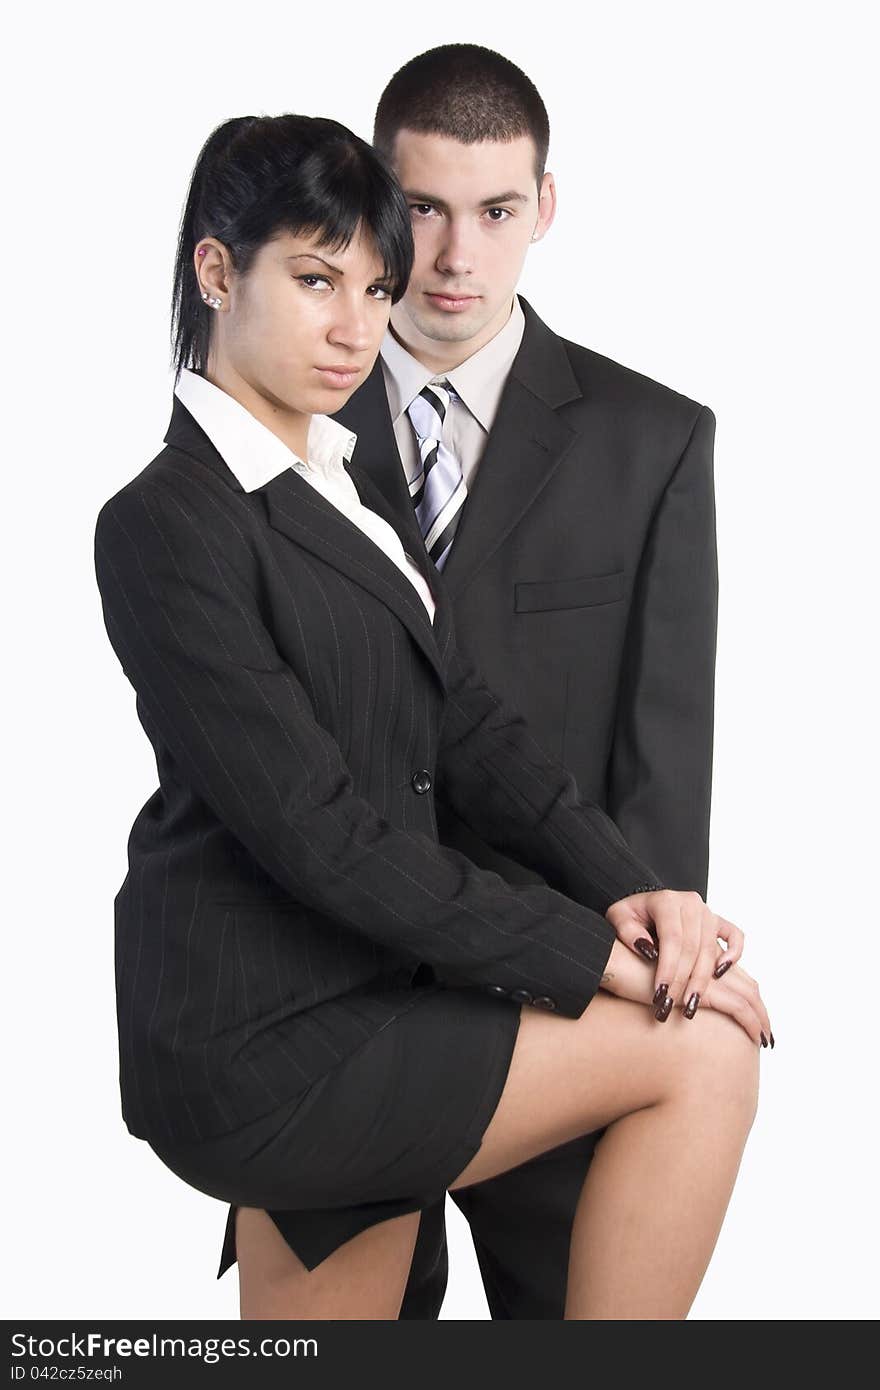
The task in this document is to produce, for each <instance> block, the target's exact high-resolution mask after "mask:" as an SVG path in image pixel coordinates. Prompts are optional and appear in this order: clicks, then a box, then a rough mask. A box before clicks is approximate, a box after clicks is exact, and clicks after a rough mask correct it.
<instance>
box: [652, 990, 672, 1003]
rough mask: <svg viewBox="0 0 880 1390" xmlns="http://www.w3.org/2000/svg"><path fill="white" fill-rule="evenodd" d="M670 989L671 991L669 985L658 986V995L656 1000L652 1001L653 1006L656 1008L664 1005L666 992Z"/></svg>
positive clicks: (655, 997)
mask: <svg viewBox="0 0 880 1390" xmlns="http://www.w3.org/2000/svg"><path fill="white" fill-rule="evenodd" d="M668 989H669V986H668V985H658V986H657V993H656V994H655V995H654V998H653V1000H652V1001H651V1002H652V1004H653V1005H654V1006H655V1007H656V1005H657V1004H662V1003H663V1000H664V999H665V998H666V991H667V990H668Z"/></svg>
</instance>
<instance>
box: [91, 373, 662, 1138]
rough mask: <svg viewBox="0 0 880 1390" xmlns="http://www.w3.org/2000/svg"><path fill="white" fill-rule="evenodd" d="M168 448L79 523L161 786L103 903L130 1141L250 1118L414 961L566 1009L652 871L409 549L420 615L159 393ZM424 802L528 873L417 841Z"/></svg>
mask: <svg viewBox="0 0 880 1390" xmlns="http://www.w3.org/2000/svg"><path fill="white" fill-rule="evenodd" d="M166 445H167V447H166V448H165V449H164V450H163V451H162V452H161V453H160V454H159V455H158V456H157V457H156V458H155V459H154V460H153V461H152V462H151V463H150V464H149V465H148V466H147V467H146V468H145V469H144V470H143V471H142V472H141V473H140V474H139V475H138V476H137V477H136V478H134V479H133V480H132V481H131V482H130V483H128V484H127V485H126V486H125V487H123V488H122V489H121V490H120V491H119V492H118V493H117V494H116V495H115V496H114V497H113V498H111V499H110V501H109V502H107V503H106V504H105V505H104V506H103V507H102V509H101V512H100V515H99V517H98V521H97V527H96V534H95V564H96V572H97V579H98V586H99V589H100V594H101V600H102V604H103V611H104V620H105V623H106V627H107V632H108V635H109V637H110V641H111V643H112V645H113V647H114V650H115V651H116V654H117V656H118V657H119V660H120V662H121V663H122V666H123V669H124V671H125V673H126V675H127V676H128V678H129V680H130V681H131V683H132V685H133V686H134V689H135V691H136V694H137V711H138V715H139V718H140V721H141V723H142V725H143V727H144V729H145V731H146V733H147V735H148V737H149V739H150V741H151V743H152V745H153V748H154V750H155V754H156V761H157V769H158V775H159V787H158V789H157V790H156V791H155V792H154V793H153V795H152V796H151V797H150V798H149V800H148V801H147V802H146V804H145V805H144V807H143V808H142V810H141V811H140V813H139V814H138V816H137V818H136V820H135V822H134V825H133V827H132V831H131V836H130V839H129V844H128V864H129V867H128V873H127V875H126V878H125V881H124V883H123V885H122V887H121V888H120V890H119V892H118V894H117V896H116V901H115V952H116V954H115V964H116V988H117V1009H118V1028H119V1050H120V1085H121V1092H122V1111H123V1117H124V1119H125V1122H126V1124H127V1125H128V1128H129V1130H130V1131H131V1132H132V1133H133V1134H136V1135H139V1136H142V1137H145V1138H156V1139H158V1140H170V1141H172V1142H174V1141H183V1142H186V1141H189V1140H198V1139H200V1138H204V1137H207V1136H209V1135H211V1134H216V1133H220V1132H223V1131H227V1130H231V1129H234V1128H236V1127H237V1126H239V1125H240V1124H242V1123H245V1122H247V1121H249V1120H251V1119H254V1118H256V1117H257V1116H259V1115H260V1114H263V1113H265V1112H267V1111H268V1110H270V1109H272V1108H273V1107H274V1106H275V1105H276V1104H277V1103H278V1102H279V1101H280V1100H282V1099H283V1098H285V1097H288V1096H291V1095H293V1094H295V1093H296V1092H297V1091H299V1090H301V1089H302V1088H304V1087H306V1086H308V1085H309V1084H311V1083H312V1082H313V1081H314V1080H315V1079H316V1078H318V1077H319V1076H321V1075H323V1074H324V1073H325V1072H326V1071H328V1070H329V1069H330V1068H332V1067H333V1066H335V1065H336V1064H337V1063H338V1062H339V1060H340V1059H341V1058H343V1057H345V1056H346V1055H348V1054H349V1053H351V1052H352V1051H353V1050H354V1049H356V1048H358V1047H359V1046H361V1045H362V1044H363V1042H364V1040H365V1039H367V1038H368V1037H370V1036H371V1035H372V1034H374V1033H376V1032H377V1031H378V1030H379V1029H381V1028H384V1027H385V1026H386V1025H388V1024H389V1023H390V1022H391V1021H392V1020H393V1019H394V1018H395V1016H396V1015H398V1014H399V1013H401V1012H402V1011H403V1010H405V1009H406V1008H407V1007H409V1006H411V1004H412V1002H413V998H414V994H413V991H411V990H408V989H406V988H404V987H402V986H403V984H404V983H405V982H408V981H409V980H410V979H411V977H412V975H413V974H414V972H415V970H416V969H417V967H418V966H419V964H420V963H427V964H428V965H429V966H431V967H433V969H434V971H435V972H436V974H437V976H438V977H439V978H440V979H446V980H449V981H454V982H455V983H457V984H466V985H473V986H479V987H483V988H488V989H490V990H495V991H498V992H505V993H507V992H512V991H517V990H521V991H523V993H522V994H521V995H519V996H518V997H519V998H520V999H522V1000H523V1001H525V1002H528V1001H530V1000H533V999H534V1000H537V1001H538V1002H539V1005H540V1006H542V1007H545V1008H554V1007H555V1008H558V1010H559V1011H560V1012H561V1013H563V1014H565V1015H568V1016H570V1017H577V1016H578V1015H580V1014H581V1013H582V1012H583V1010H584V1008H585V1007H586V1005H587V1004H588V1002H589V1000H590V999H591V998H592V996H593V994H594V992H595V991H596V989H597V988H598V984H599V979H600V976H601V971H602V969H603V967H604V965H605V963H606V961H607V958H608V954H609V951H610V947H611V942H612V941H613V939H614V933H613V930H612V928H611V927H610V925H609V923H608V922H607V921H606V919H605V918H604V916H602V915H601V914H603V913H604V911H605V909H606V908H607V907H608V906H609V904H610V903H612V902H614V901H616V900H617V899H619V898H621V897H624V896H626V895H627V894H629V893H632V892H635V891H637V890H639V889H642V888H647V887H658V886H660V884H659V881H658V880H657V878H656V877H655V876H654V875H653V873H652V872H651V870H650V869H649V868H647V867H646V866H645V864H643V863H642V862H641V861H640V860H638V859H637V858H636V857H635V856H634V855H633V854H632V853H631V852H630V851H629V849H628V847H627V845H626V843H625V841H624V840H623V837H622V836H621V835H620V833H619V831H618V830H617V828H616V826H615V825H614V824H613V822H612V821H611V820H609V818H608V817H607V816H606V815H605V814H604V812H602V811H601V810H600V809H599V808H598V807H597V806H595V805H594V804H592V803H589V802H585V801H583V800H582V799H580V797H579V795H578V790H577V787H576V785H575V784H574V781H573V780H572V778H571V777H570V775H569V774H568V773H567V772H566V771H565V770H564V769H563V768H562V767H561V766H560V765H559V764H558V763H557V762H556V761H555V760H554V759H552V758H551V757H549V756H547V755H546V754H545V753H544V752H543V750H542V749H541V748H539V746H538V744H537V743H536V742H535V741H534V740H533V738H532V737H531V736H530V734H529V732H528V729H527V728H526V726H525V724H524V722H523V720H522V718H521V717H520V716H519V715H518V714H517V713H516V712H515V711H514V710H513V709H512V708H511V707H510V706H508V705H507V704H505V703H503V702H502V701H500V700H499V699H498V698H496V697H495V696H494V695H493V694H492V692H491V691H490V690H489V689H487V687H486V685H485V684H484V683H483V681H482V680H481V678H480V676H479V674H478V672H477V671H476V670H475V669H474V667H473V665H472V664H471V663H470V662H469V661H467V660H466V659H465V658H464V656H463V654H462V653H461V652H460V651H459V650H458V649H457V648H456V643H455V637H454V633H453V630H452V622H451V607H450V602H449V599H448V597H447V594H446V590H445V586H444V583H443V580H442V576H440V575H438V573H437V571H436V570H435V569H434V567H433V565H432V564H431V561H430V560H429V559H428V557H427V555H426V554H425V551H424V547H422V548H421V550H420V551H418V552H416V553H415V556H414V558H415V559H416V561H417V563H418V564H419V565H420V566H421V567H422V569H423V572H424V574H425V577H426V578H427V579H428V581H429V583H430V585H431V587H432V589H433V590H434V593H435V598H436V603H437V608H436V613H435V619H434V624H433V626H432V623H431V621H430V619H429V617H428V614H427V613H426V611H425V608H424V605H423V604H422V603H421V600H420V599H419V597H418V595H417V593H416V591H415V590H414V589H413V587H412V585H411V584H410V583H409V581H408V580H407V579H406V577H405V576H404V575H403V574H401V573H400V571H399V570H398V569H397V567H396V566H395V565H394V564H393V562H392V561H391V560H390V559H388V557H387V556H386V555H385V554H384V553H383V552H382V551H381V550H380V549H379V548H378V547H377V546H375V545H374V544H373V543H372V542H371V541H370V540H369V539H368V538H367V537H366V536H365V535H364V534H363V533H362V532H361V531H360V530H359V529H358V528H357V527H356V526H355V525H354V524H353V523H351V522H350V521H349V520H348V519H347V518H346V517H345V516H343V515H342V513H341V512H339V511H338V510H337V509H336V508H335V507H334V506H333V505H332V504H331V503H330V502H328V501H327V500H326V498H324V497H323V496H321V495H320V494H319V493H318V492H316V491H315V490H314V489H313V488H311V487H310V485H309V483H308V482H307V481H306V480H305V479H303V478H301V477H299V476H298V474H297V473H296V472H295V471H294V470H293V469H289V470H287V471H285V472H284V473H282V474H280V475H279V476H277V477H276V478H274V479H273V480H272V481H271V482H269V483H267V484H265V485H264V486H263V487H260V488H258V489H257V490H256V491H254V492H250V493H248V492H245V491H244V490H243V489H242V487H241V486H240V484H239V483H238V481H237V479H236V478H235V476H234V474H233V473H232V471H231V470H230V469H229V468H228V467H227V465H226V464H225V463H224V461H223V459H222V457H221V456H220V454H219V453H218V452H217V450H216V449H215V448H214V446H213V445H212V444H211V442H210V440H209V439H208V437H207V435H206V434H205V433H204V432H203V430H202V429H201V428H200V427H199V426H198V425H197V424H196V422H195V420H194V419H193V417H192V416H191V415H190V414H189V412H188V411H187V410H186V409H185V407H184V406H183V405H182V404H181V403H180V401H178V400H177V399H175V402H174V411H173V415H172V420H171V425H170V428H169V431H168V434H167V435H166ZM349 471H350V473H351V476H352V478H353V479H354V482H355V485H356V487H357V488H358V491H359V493H360V496H361V498H362V500H363V501H364V503H365V505H367V506H369V507H372V508H373V509H374V510H375V511H377V512H379V513H380V515H382V516H384V517H385V519H386V520H387V521H389V522H390V524H391V525H392V526H396V528H397V529H398V533H399V534H402V535H405V536H406V540H405V542H404V543H405V544H406V545H407V547H408V548H409V549H410V550H411V551H415V549H416V548H415V547H414V546H413V544H412V539H411V534H410V533H409V532H405V533H402V532H401V531H400V523H399V519H398V520H396V519H395V517H394V515H393V513H392V512H391V510H390V508H389V506H388V503H387V502H386V501H385V500H384V498H383V496H382V494H381V492H380V491H379V490H378V488H376V487H375V485H374V484H372V483H371V482H370V480H369V479H368V478H367V477H366V476H365V475H364V474H362V473H361V471H360V470H359V469H358V467H357V465H356V464H352V465H350V466H349ZM435 796H437V797H439V798H444V799H445V801H446V802H447V803H448V804H449V806H450V807H452V808H453V809H454V811H455V813H456V814H457V815H458V816H460V817H462V818H463V819H464V820H465V821H466V822H467V823H468V824H470V825H471V826H472V827H473V828H474V829H475V831H477V832H478V833H479V834H480V835H481V836H482V837H484V838H485V839H486V840H487V841H488V842H490V843H494V844H495V845H497V846H498V847H499V848H501V849H503V851H504V852H505V853H506V854H508V855H510V856H511V857H513V858H514V859H517V860H520V861H521V862H523V863H524V864H526V865H530V866H532V867H534V868H535V869H536V870H537V872H539V873H540V874H542V875H543V877H544V878H545V879H546V881H547V882H546V884H528V885H516V886H514V885H511V884H507V883H505V882H504V880H503V879H501V878H500V877H499V876H498V875H497V874H495V873H494V872H492V871H491V870H488V869H481V868H478V867H477V866H476V865H474V864H472V863H471V862H470V861H469V860H468V859H467V858H465V857H464V855H462V854H461V853H460V852H459V851H457V850H455V849H451V848H446V847H442V846H440V845H439V844H438V841H437V820H436V810H435ZM548 885H552V886H548ZM377 991H378V992H380V993H381V997H376V994H377Z"/></svg>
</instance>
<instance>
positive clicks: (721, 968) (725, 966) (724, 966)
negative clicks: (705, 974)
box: [712, 960, 733, 980]
mask: <svg viewBox="0 0 880 1390" xmlns="http://www.w3.org/2000/svg"><path fill="white" fill-rule="evenodd" d="M732 965H733V961H732V960H723V961H722V962H721V964H720V965H716V967H715V969H714V970H713V971H712V974H713V975H714V976H715V979H716V980H720V979H721V976H722V975H723V974H724V972H725V970H729V969H730V967H731V966H732Z"/></svg>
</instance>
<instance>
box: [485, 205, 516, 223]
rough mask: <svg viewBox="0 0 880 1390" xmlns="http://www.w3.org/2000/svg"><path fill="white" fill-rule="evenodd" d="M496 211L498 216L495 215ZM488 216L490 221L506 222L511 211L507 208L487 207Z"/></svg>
mask: <svg viewBox="0 0 880 1390" xmlns="http://www.w3.org/2000/svg"><path fill="white" fill-rule="evenodd" d="M496 213H497V214H498V216H497V217H496V216H495V214H496ZM486 216H487V217H488V218H489V221H490V222H506V221H507V219H508V217H509V216H510V213H509V212H508V210H507V208H487V210H486Z"/></svg>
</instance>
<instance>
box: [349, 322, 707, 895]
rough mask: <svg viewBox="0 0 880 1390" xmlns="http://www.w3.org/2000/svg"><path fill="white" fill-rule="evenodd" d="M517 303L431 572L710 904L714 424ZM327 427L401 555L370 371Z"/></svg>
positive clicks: (591, 792) (587, 790)
mask: <svg viewBox="0 0 880 1390" xmlns="http://www.w3.org/2000/svg"><path fill="white" fill-rule="evenodd" d="M520 302H521V304H522V307H523V312H524V314H525V319H526V324H525V331H524V334H523V340H522V344H521V347H520V350H519V353H518V355H517V357H516V359H515V361H514V363H513V368H512V371H511V373H510V377H509V379H508V381H507V385H506V388H505V390H504V394H503V396H502V399H501V403H500V406H499V410H498V415H497V418H496V421H495V424H494V426H493V429H492V431H491V434H490V437H489V442H488V444H487V447H486V451H485V454H484V455H483V458H482V460H481V462H480V465H479V468H478V469H477V474H476V478H475V480H474V486H473V488H472V489H471V492H470V495H469V497H468V499H467V502H466V503H465V507H464V512H463V514H462V519H461V522H460V524H459V528H458V532H457V534H456V538H455V542H454V544H453V547H452V550H451V552H450V556H449V559H448V560H447V563H446V566H445V568H444V570H443V578H444V580H445V584H446V588H447V591H448V594H449V597H450V598H451V600H452V604H453V609H454V621H455V630H456V636H457V639H458V642H459V645H460V647H461V648H463V650H464V651H465V652H467V653H468V654H469V655H470V656H472V657H473V658H475V659H476V661H477V664H478V665H479V667H480V669H481V671H482V672H483V674H484V676H485V678H486V680H487V682H488V684H489V685H490V686H491V687H492V688H493V689H495V690H497V691H499V692H500V693H501V694H502V695H503V696H504V697H505V698H508V699H509V700H510V701H511V702H512V703H513V704H514V705H515V706H516V707H517V708H519V709H520V710H521V711H522V713H523V714H524V715H525V717H526V719H527V721H528V724H529V727H530V729H531V730H532V732H533V733H534V735H535V736H536V738H537V739H538V740H539V741H540V742H541V743H542V745H544V746H545V747H546V748H547V750H548V752H550V753H552V754H554V755H555V756H556V757H558V758H560V759H561V760H562V761H563V762H564V763H565V765H566V766H567V767H568V768H569V770H570V771H571V772H572V773H573V775H574V777H575V780H576V782H577V785H578V787H579V789H580V791H581V794H582V795H583V796H585V797H588V798H589V799H590V800H592V801H594V802H596V803H597V804H598V805H600V806H602V807H603V808H604V809H605V810H606V811H607V812H608V814H609V815H610V816H611V817H612V819H613V820H614V821H615V823H616V824H617V825H618V826H619V827H620V829H621V831H622V832H623V834H624V836H625V837H626V840H627V843H628V844H629V845H630V847H631V848H632V849H633V850H634V851H635V852H636V853H637V854H638V855H640V856H641V857H642V858H643V859H645V860H646V861H647V863H649V864H650V865H652V867H653V868H654V870H655V871H656V872H657V873H658V874H659V875H660V877H661V878H662V879H663V881H664V883H666V884H667V885H668V886H669V887H671V888H680V889H696V890H697V891H698V892H699V893H701V894H702V896H703V897H705V896H706V887H707V878H708V856H709V805H710V795H711V783H712V734H713V714H714V683H715V639H716V614H717V601H718V572H717V560H716V544H715V504H714V488H713V443H714V436H715V417H714V415H713V413H712V411H711V410H710V409H708V407H706V406H701V405H700V404H699V403H698V402H697V401H693V400H690V399H689V398H688V397H687V396H682V395H679V394H678V393H677V392H675V391H672V390H670V389H669V388H668V387H665V386H661V385H660V384H659V383H658V382H656V381H652V380H650V378H648V377H645V376H641V375H640V374H639V373H637V372H634V371H630V370H629V369H628V368H626V367H623V366H621V365H620V364H619V363H617V362H612V361H610V360H609V359H608V358H607V357H601V356H600V355H599V354H598V353H595V352H591V351H589V350H588V349H587V348H583V347H579V346H578V345H577V344H575V343H570V342H566V341H565V340H564V339H562V338H560V337H558V336H557V335H556V334H555V333H552V332H551V331H550V329H549V328H548V327H547V326H546V324H544V323H543V322H542V321H541V319H540V318H538V316H537V314H536V313H535V312H534V310H533V309H532V308H531V306H530V305H529V304H528V303H527V302H526V301H525V300H524V299H522V297H521V296H520ZM337 418H338V419H339V420H341V421H343V422H344V423H345V424H346V425H347V426H349V427H350V428H351V429H354V430H356V431H357V433H358V444H357V448H356V451H355V455H354V457H355V459H356V461H357V463H358V466H359V467H360V468H361V469H364V470H366V471H367V472H369V474H370V476H371V477H372V478H373V480H374V481H375V482H376V483H377V484H378V485H379V487H380V488H381V489H382V491H383V492H384V493H385V495H386V497H387V498H388V501H389V503H390V504H391V506H392V507H393V508H394V510H395V512H396V514H397V515H398V517H399V518H400V522H401V525H403V526H404V527H405V528H406V531H407V543H408V545H409V548H410V550H411V551H412V553H413V554H415V553H416V546H417V545H418V544H419V539H420V538H419V532H418V526H417V524H416V522H415V516H414V512H413V508H412V503H411V501H410V499H409V495H408V492H407V489H406V485H405V481H404V478H403V470H402V467H401V464H400V458H399V455H398V452H397V447H396V444H395V441H394V434H393V431H392V427H391V419H390V415H389V411H388V405H387V399H386V393H385V388H384V382H383V377H382V369H381V363H377V365H376V367H375V369H374V371H373V373H372V374H371V376H370V377H369V378H368V380H367V381H366V382H365V383H364V385H363V387H361V389H360V390H358V391H356V392H355V394H354V395H353V396H352V397H351V398H350V400H349V401H348V403H347V405H346V406H345V408H344V410H342V411H341V412H340V413H339V415H338V416H337ZM438 810H439V834H440V839H441V841H442V842H443V843H444V844H448V845H451V846H455V847H457V848H459V849H460V850H462V851H463V852H464V853H466V854H467V855H469V856H470V857H471V858H472V859H473V860H474V861H475V862H476V863H478V864H481V865H483V866H484V867H489V868H494V869H496V870H497V871H498V872H499V873H501V874H503V875H504V876H505V877H506V878H508V879H509V880H511V881H512V882H516V883H522V882H534V881H536V875H535V874H534V872H533V871H531V870H527V869H524V868H523V867H522V865H521V864H518V863H516V862H513V861H512V860H511V859H510V858H509V857H505V856H503V855H502V854H500V853H499V852H498V850H497V847H496V846H494V845H491V844H489V843H487V842H486V841H485V840H481V839H480V838H479V837H477V836H476V835H475V834H474V832H473V828H472V827H471V826H467V825H464V824H462V822H461V819H460V817H459V816H458V815H457V811H456V808H455V807H452V806H446V805H444V804H442V803H441V804H438Z"/></svg>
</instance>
